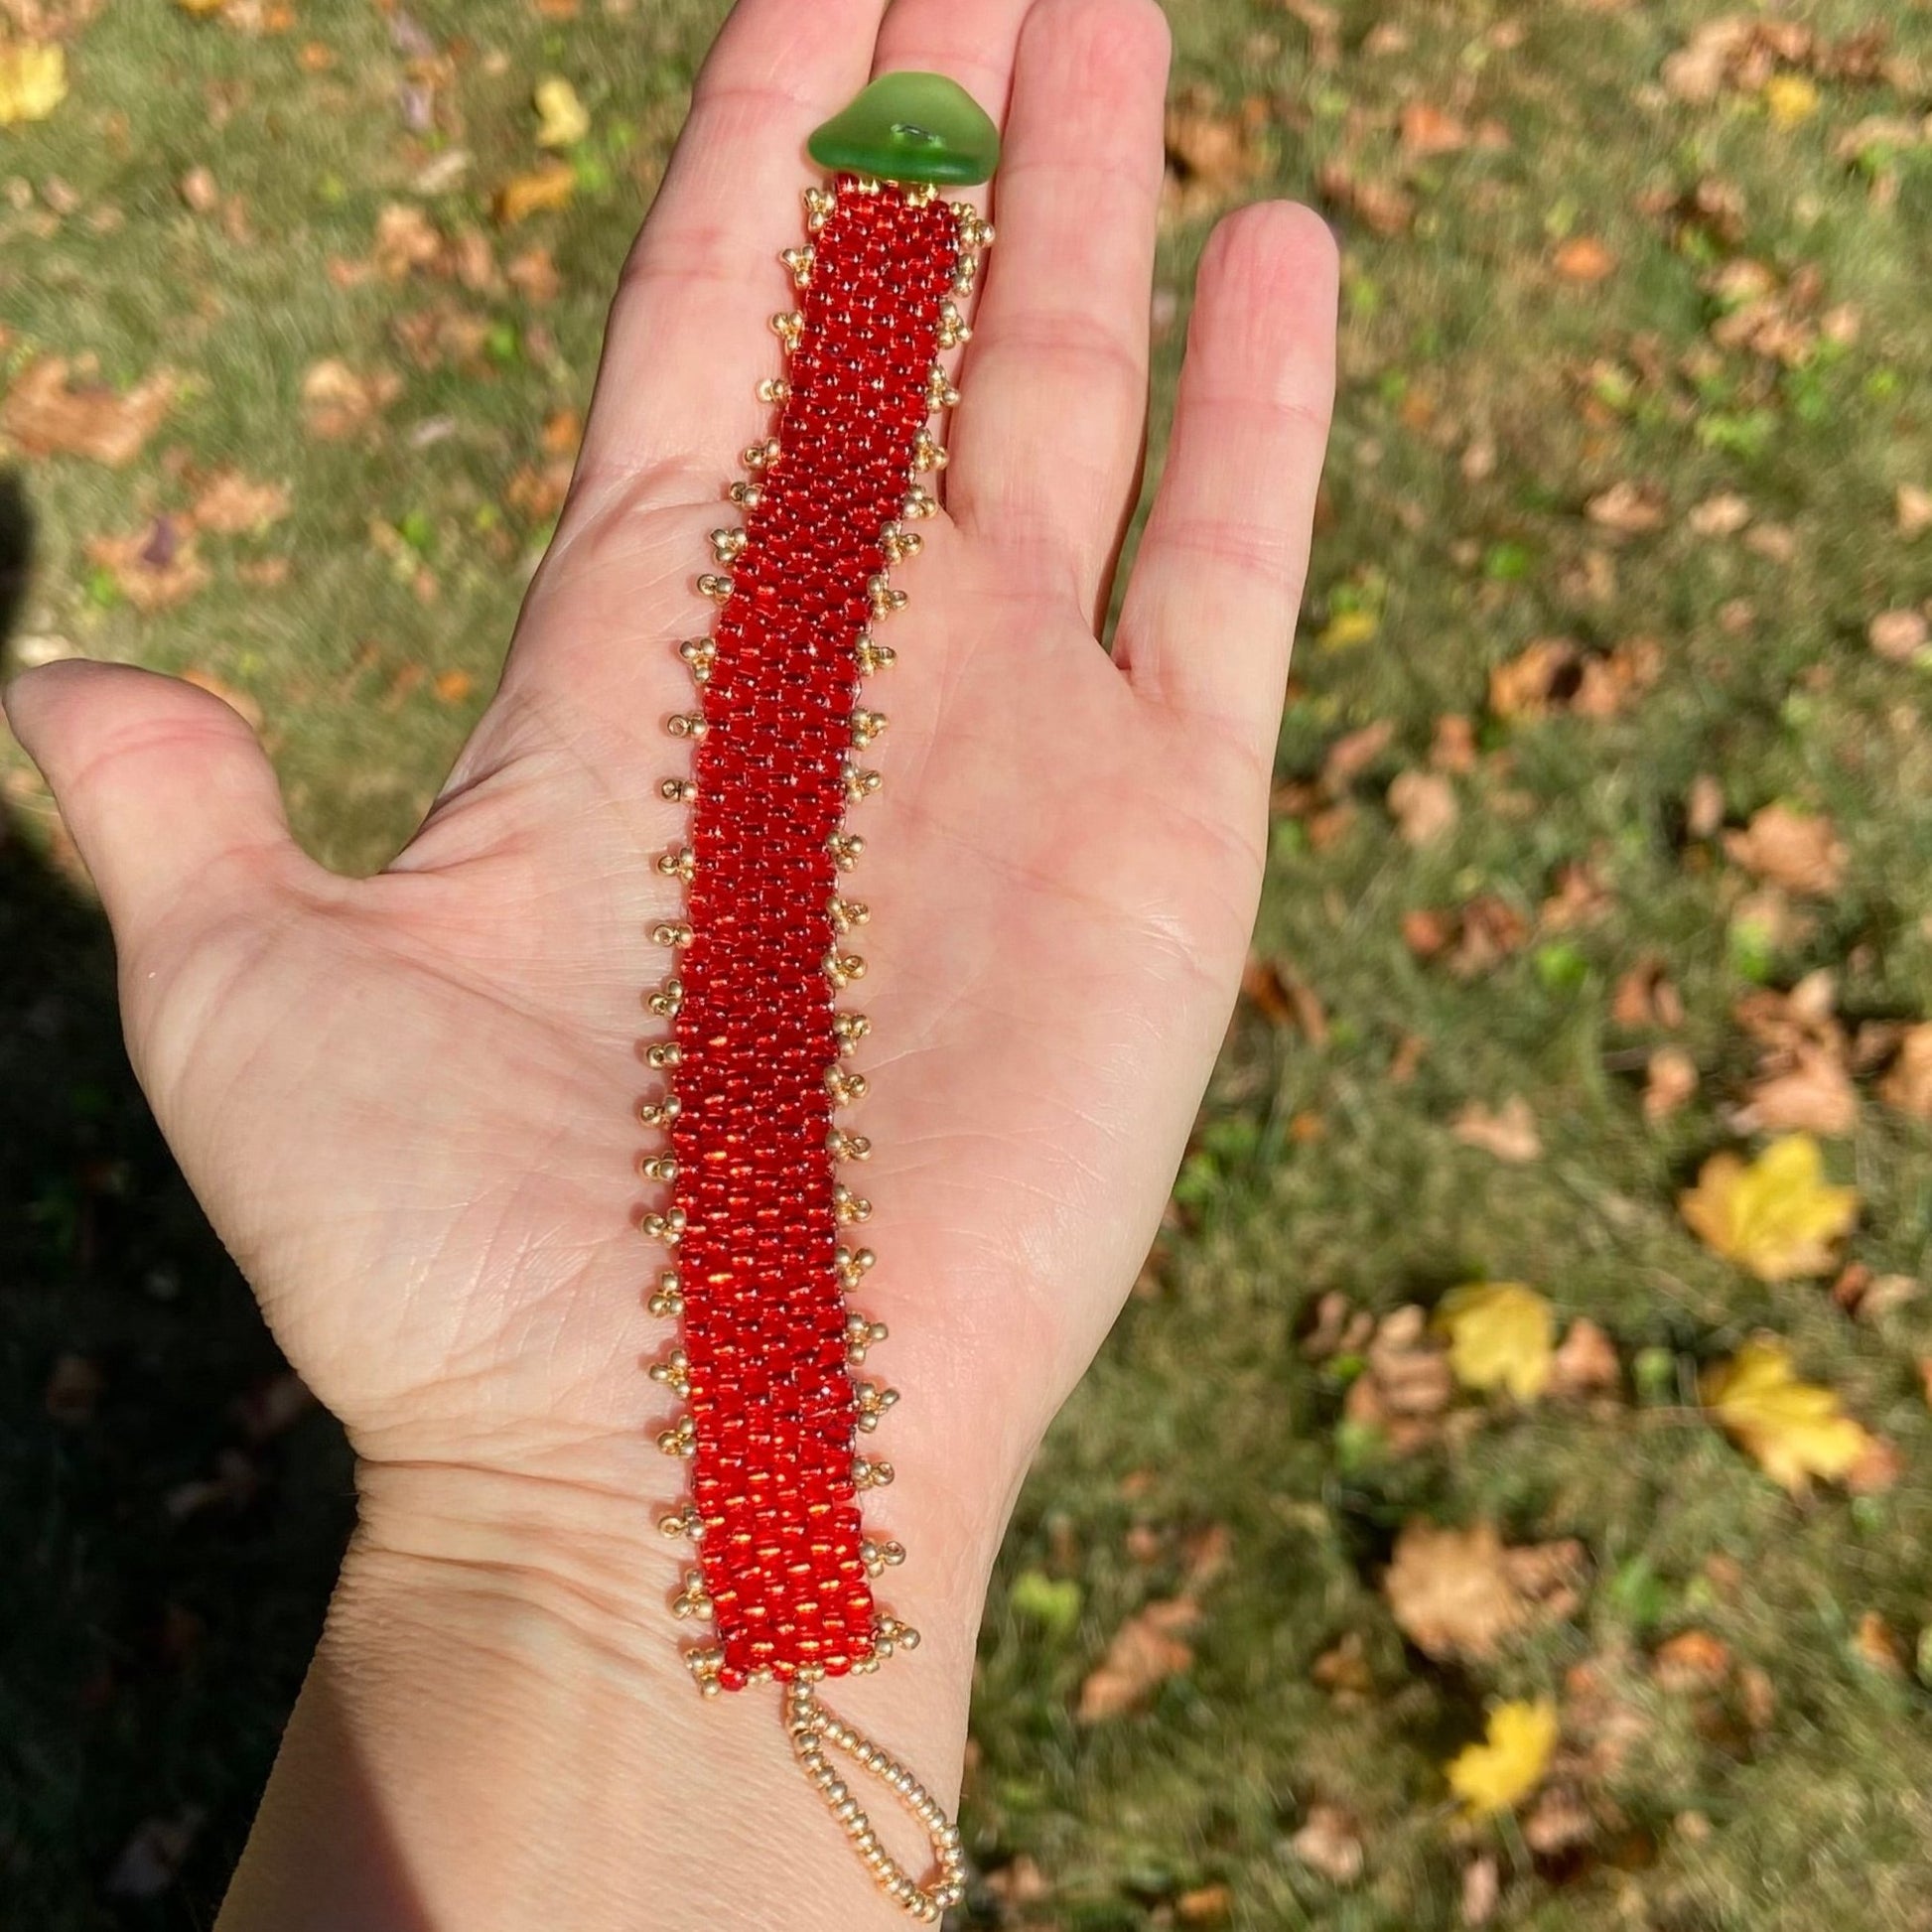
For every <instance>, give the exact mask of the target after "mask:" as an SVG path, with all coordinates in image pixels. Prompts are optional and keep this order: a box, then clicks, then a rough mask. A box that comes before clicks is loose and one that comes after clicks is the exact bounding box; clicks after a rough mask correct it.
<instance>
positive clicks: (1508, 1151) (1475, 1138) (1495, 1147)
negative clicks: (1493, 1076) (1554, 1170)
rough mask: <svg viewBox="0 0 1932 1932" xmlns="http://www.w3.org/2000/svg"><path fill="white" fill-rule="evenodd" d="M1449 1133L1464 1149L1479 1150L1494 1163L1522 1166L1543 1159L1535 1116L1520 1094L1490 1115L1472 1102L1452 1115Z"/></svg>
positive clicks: (1541, 1144)
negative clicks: (1492, 1156)
mask: <svg viewBox="0 0 1932 1932" xmlns="http://www.w3.org/2000/svg"><path fill="white" fill-rule="evenodd" d="M1449 1132H1450V1133H1451V1134H1453V1135H1454V1136H1455V1138H1456V1139H1457V1140H1458V1141H1460V1142H1461V1143H1462V1145H1463V1146H1464V1147H1474V1148H1480V1149H1481V1150H1482V1151H1483V1153H1485V1154H1493V1155H1494V1156H1495V1157H1496V1159H1497V1160H1498V1161H1508V1162H1512V1163H1519V1164H1520V1163H1522V1162H1525V1161H1537V1160H1540V1159H1541V1158H1542V1156H1543V1138H1542V1136H1541V1135H1540V1134H1539V1133H1538V1132H1537V1128H1536V1116H1535V1115H1534V1114H1533V1113H1532V1112H1531V1111H1530V1103H1529V1102H1528V1101H1527V1100H1525V1099H1524V1098H1523V1096H1522V1095H1521V1094H1512V1095H1511V1096H1510V1097H1509V1098H1508V1099H1507V1100H1505V1101H1504V1102H1503V1104H1502V1105H1501V1107H1499V1108H1498V1109H1497V1110H1496V1111H1495V1112H1494V1113H1491V1112H1490V1111H1489V1109H1488V1108H1486V1107H1484V1106H1481V1105H1480V1104H1478V1103H1477V1102H1476V1101H1473V1100H1472V1101H1470V1102H1469V1104H1468V1105H1467V1106H1466V1107H1464V1108H1463V1109H1462V1111H1461V1112H1460V1113H1459V1114H1457V1115H1456V1117H1455V1119H1454V1121H1453V1122H1452V1123H1451V1124H1450V1127H1449Z"/></svg>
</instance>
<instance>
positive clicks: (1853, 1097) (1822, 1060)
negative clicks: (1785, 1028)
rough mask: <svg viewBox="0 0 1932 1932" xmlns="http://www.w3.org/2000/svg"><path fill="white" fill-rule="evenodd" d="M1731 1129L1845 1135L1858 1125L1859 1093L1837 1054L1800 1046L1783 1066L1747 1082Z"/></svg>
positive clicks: (1819, 1048)
mask: <svg viewBox="0 0 1932 1932" xmlns="http://www.w3.org/2000/svg"><path fill="white" fill-rule="evenodd" d="M1735 1124H1736V1126H1737V1128H1738V1130H1739V1131H1740V1132H1741V1133H1746V1134H1790V1133H1807V1134H1825V1135H1843V1134H1850V1133H1852V1132H1853V1131H1854V1130H1855V1129H1856V1128H1857V1126H1858V1124H1859V1095H1858V1089H1857V1088H1856V1087H1854V1086H1853V1084H1852V1076H1851V1074H1850V1072H1849V1071H1847V1069H1846V1065H1845V1061H1844V1059H1843V1057H1842V1056H1841V1055H1840V1054H1837V1053H1834V1052H1832V1051H1831V1050H1829V1049H1828V1048H1825V1047H1820V1046H1812V1045H1805V1046H1800V1047H1797V1048H1796V1049H1794V1051H1793V1053H1792V1055H1791V1057H1790V1063H1789V1064H1788V1065H1785V1066H1783V1067H1781V1068H1780V1070H1778V1071H1777V1072H1774V1073H1768V1074H1765V1075H1763V1076H1761V1077H1760V1078H1758V1079H1757V1080H1754V1081H1753V1082H1752V1083H1751V1085H1750V1087H1749V1089H1748V1091H1747V1094H1746V1098H1745V1104H1744V1105H1743V1106H1742V1107H1741V1108H1740V1109H1738V1111H1737V1114H1736V1117H1735Z"/></svg>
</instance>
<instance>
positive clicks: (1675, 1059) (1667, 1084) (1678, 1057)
mask: <svg viewBox="0 0 1932 1932" xmlns="http://www.w3.org/2000/svg"><path fill="white" fill-rule="evenodd" d="M1697 1090H1698V1065H1697V1061H1696V1060H1694V1059H1693V1058H1692V1057H1691V1056H1690V1054H1689V1053H1687V1052H1686V1051H1685V1050H1684V1048H1683V1047H1681V1046H1660V1047H1658V1048H1657V1050H1656V1051H1655V1052H1654V1053H1652V1054H1651V1056H1650V1060H1649V1063H1648V1064H1647V1066H1646V1067H1645V1069H1644V1086H1643V1117H1644V1119H1645V1120H1647V1121H1648V1122H1649V1123H1650V1124H1651V1126H1653V1127H1655V1126H1658V1125H1659V1124H1660V1123H1661V1122H1663V1121H1667V1120H1668V1119H1669V1118H1670V1117H1671V1115H1673V1114H1674V1113H1676V1112H1677V1110H1678V1109H1679V1108H1680V1107H1682V1106H1683V1105H1684V1103H1685V1102H1686V1101H1687V1100H1689V1099H1690V1097H1691V1096H1692V1095H1693V1094H1694V1093H1696V1092H1697Z"/></svg>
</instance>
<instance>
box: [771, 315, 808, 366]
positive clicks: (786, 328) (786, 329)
mask: <svg viewBox="0 0 1932 1932" xmlns="http://www.w3.org/2000/svg"><path fill="white" fill-rule="evenodd" d="M771 328H772V332H773V333H774V334H775V335H776V336H777V338H778V341H779V342H780V343H781V344H782V345H783V346H784V351H785V353H786V354H787V355H789V354H790V353H791V351H792V350H793V349H794V348H796V347H797V346H798V344H799V340H800V338H801V337H803V335H804V333H805V318H804V317H803V316H801V315H800V314H799V313H798V311H797V310H796V309H786V310H784V311H783V312H782V313H780V314H778V315H775V316H773V317H772V318H771Z"/></svg>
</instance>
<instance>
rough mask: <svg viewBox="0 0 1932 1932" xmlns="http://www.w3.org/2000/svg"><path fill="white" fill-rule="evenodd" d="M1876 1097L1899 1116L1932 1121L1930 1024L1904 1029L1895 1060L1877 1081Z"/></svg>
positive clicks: (1931, 1044) (1931, 1029) (1928, 1022)
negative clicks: (1894, 1109) (1894, 1108)
mask: <svg viewBox="0 0 1932 1932" xmlns="http://www.w3.org/2000/svg"><path fill="white" fill-rule="evenodd" d="M1878 1098H1879V1099H1880V1100H1882V1101H1883V1102H1884V1103H1885V1105H1886V1106H1887V1107H1896V1108H1897V1109H1898V1111H1899V1112H1900V1113H1901V1114H1910V1115H1911V1116H1912V1117H1913V1118H1914V1119H1916V1120H1932V1021H1921V1022H1920V1023H1919V1024H1918V1025H1917V1026H1915V1027H1908V1028H1906V1030H1905V1036H1904V1038H1903V1039H1901V1040H1900V1041H1899V1045H1898V1057H1897V1058H1896V1059H1895V1060H1893V1061H1892V1063H1891V1067H1890V1069H1889V1070H1888V1071H1887V1073H1886V1074H1885V1077H1884V1078H1883V1079H1882V1080H1880V1081H1879V1082H1878Z"/></svg>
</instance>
